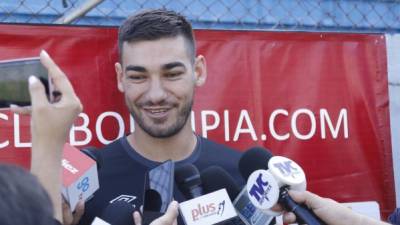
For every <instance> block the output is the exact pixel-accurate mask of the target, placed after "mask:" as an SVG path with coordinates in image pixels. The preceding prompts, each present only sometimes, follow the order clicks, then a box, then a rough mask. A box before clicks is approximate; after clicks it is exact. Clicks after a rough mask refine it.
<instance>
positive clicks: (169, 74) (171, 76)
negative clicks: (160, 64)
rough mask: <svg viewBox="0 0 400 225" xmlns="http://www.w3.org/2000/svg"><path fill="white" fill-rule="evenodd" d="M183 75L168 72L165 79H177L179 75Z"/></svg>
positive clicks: (178, 72)
mask: <svg viewBox="0 0 400 225" xmlns="http://www.w3.org/2000/svg"><path fill="white" fill-rule="evenodd" d="M182 74H183V73H182V72H180V71H177V72H169V73H166V74H165V77H166V78H168V79H177V78H179V77H180V75H182Z"/></svg>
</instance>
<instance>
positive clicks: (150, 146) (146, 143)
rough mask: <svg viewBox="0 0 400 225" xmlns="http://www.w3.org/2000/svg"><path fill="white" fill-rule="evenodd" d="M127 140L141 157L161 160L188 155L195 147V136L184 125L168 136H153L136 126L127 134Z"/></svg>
mask: <svg viewBox="0 0 400 225" xmlns="http://www.w3.org/2000/svg"><path fill="white" fill-rule="evenodd" d="M128 142H129V144H130V145H131V146H132V147H133V149H134V150H135V151H136V152H137V153H139V154H140V155H142V156H143V157H145V158H147V159H149V160H152V161H156V162H163V161H165V160H168V159H172V160H173V161H179V160H183V159H185V158H187V157H189V156H190V155H191V154H192V152H193V151H194V149H195V147H196V143H197V138H196V135H195V134H194V133H193V131H192V130H191V127H190V126H185V127H184V128H183V129H182V130H181V131H180V132H179V133H177V134H175V135H174V136H171V137H168V138H155V137H152V136H150V135H148V134H147V133H146V132H144V131H143V130H141V129H140V128H138V129H136V130H135V132H133V133H132V134H130V135H129V136H128Z"/></svg>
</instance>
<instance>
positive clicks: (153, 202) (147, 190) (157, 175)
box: [143, 160, 175, 223]
mask: <svg viewBox="0 0 400 225" xmlns="http://www.w3.org/2000/svg"><path fill="white" fill-rule="evenodd" d="M174 167H175V166H174V162H173V161H172V160H168V161H165V162H163V163H162V164H161V165H159V166H157V167H155V168H153V169H151V170H150V171H148V172H147V173H146V176H145V187H144V197H143V216H144V218H143V219H144V221H145V223H146V220H147V219H148V217H150V221H149V222H151V220H152V219H154V218H153V217H155V218H156V217H158V216H160V215H161V214H163V213H165V211H167V208H168V205H169V203H170V202H171V201H172V199H173V190H174V187H173V185H174V170H175V168H174Z"/></svg>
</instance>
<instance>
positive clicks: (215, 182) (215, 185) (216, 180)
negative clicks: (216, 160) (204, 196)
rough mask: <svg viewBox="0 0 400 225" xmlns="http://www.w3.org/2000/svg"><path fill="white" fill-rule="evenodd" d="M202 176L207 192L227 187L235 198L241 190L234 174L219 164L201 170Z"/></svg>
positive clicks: (230, 194) (230, 195) (232, 197)
mask: <svg viewBox="0 0 400 225" xmlns="http://www.w3.org/2000/svg"><path fill="white" fill-rule="evenodd" d="M200 177H201V180H202V182H203V188H204V191H205V192H206V193H210V192H213V191H216V190H219V189H223V188H225V189H226V191H227V192H228V195H229V198H230V199H232V200H233V199H235V198H236V196H237V195H238V194H239V192H240V188H239V186H238V185H237V184H236V182H235V180H234V179H233V178H232V176H231V175H229V174H228V172H226V171H225V170H224V169H223V168H221V167H219V166H210V167H208V168H207V169H205V170H203V171H202V172H201V174H200Z"/></svg>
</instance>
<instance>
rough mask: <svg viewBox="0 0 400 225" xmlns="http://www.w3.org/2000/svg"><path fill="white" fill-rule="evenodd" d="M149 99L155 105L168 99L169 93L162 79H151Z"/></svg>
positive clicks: (148, 92)
mask: <svg viewBox="0 0 400 225" xmlns="http://www.w3.org/2000/svg"><path fill="white" fill-rule="evenodd" d="M147 97H148V99H149V101H151V102H152V103H153V104H158V103H160V102H162V101H164V100H165V99H166V97H167V92H166V90H165V87H164V85H163V83H162V81H161V80H160V79H151V81H150V84H149V88H148V90H147Z"/></svg>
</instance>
